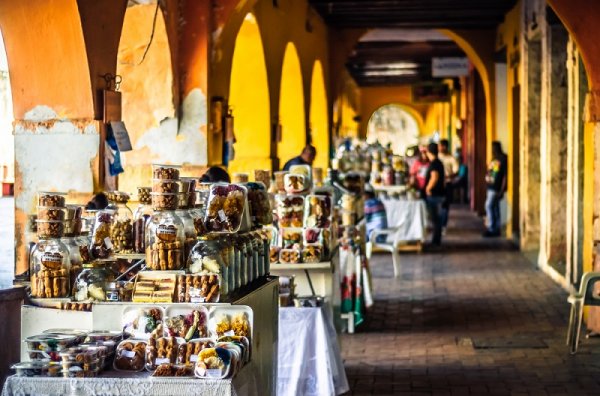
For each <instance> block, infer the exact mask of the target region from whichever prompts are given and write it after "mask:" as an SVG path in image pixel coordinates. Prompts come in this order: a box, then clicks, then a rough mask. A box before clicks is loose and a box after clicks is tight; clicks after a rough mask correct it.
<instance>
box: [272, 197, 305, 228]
mask: <svg viewBox="0 0 600 396" xmlns="http://www.w3.org/2000/svg"><path fill="white" fill-rule="evenodd" d="M275 202H276V205H277V217H278V222H279V226H280V227H302V225H303V220H304V197H303V196H302V195H277V196H276V197H275Z"/></svg>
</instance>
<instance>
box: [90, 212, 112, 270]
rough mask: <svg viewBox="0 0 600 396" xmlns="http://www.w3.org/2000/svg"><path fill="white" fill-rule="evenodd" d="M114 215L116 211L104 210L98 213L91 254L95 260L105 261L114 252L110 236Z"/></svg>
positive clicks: (95, 220)
mask: <svg viewBox="0 0 600 396" xmlns="http://www.w3.org/2000/svg"><path fill="white" fill-rule="evenodd" d="M114 215H115V211H114V210H113V209H104V210H99V211H97V212H96V216H95V219H94V229H93V231H92V241H91V244H90V252H91V255H92V257H94V258H99V259H105V258H107V257H108V256H110V254H111V253H112V251H113V244H112V241H111V238H110V236H111V230H112V223H113V220H114Z"/></svg>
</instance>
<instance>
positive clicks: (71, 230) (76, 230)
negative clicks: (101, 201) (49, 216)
mask: <svg viewBox="0 0 600 396" xmlns="http://www.w3.org/2000/svg"><path fill="white" fill-rule="evenodd" d="M82 213H83V206H81V205H67V212H66V214H65V221H66V224H65V236H73V237H75V236H78V235H80V234H81V230H82V228H83V221H82V218H81V214H82Z"/></svg>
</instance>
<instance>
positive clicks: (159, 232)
mask: <svg viewBox="0 0 600 396" xmlns="http://www.w3.org/2000/svg"><path fill="white" fill-rule="evenodd" d="M184 245H185V233H184V226H183V222H182V221H181V219H180V218H179V217H178V216H177V215H176V214H175V212H173V211H161V212H157V213H155V214H154V215H153V216H152V217H151V218H150V221H149V222H148V224H147V226H146V264H147V268H148V269H151V270H161V271H166V270H178V269H181V268H183V266H184V264H185V262H184V260H183V256H184Z"/></svg>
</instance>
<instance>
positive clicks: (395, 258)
mask: <svg viewBox="0 0 600 396" xmlns="http://www.w3.org/2000/svg"><path fill="white" fill-rule="evenodd" d="M380 235H385V236H386V237H387V238H386V241H385V242H384V243H378V242H376V241H377V237H378V236H380ZM402 242H403V241H402V240H400V239H399V233H398V229H397V228H385V229H383V230H373V231H371V235H370V236H369V242H367V246H366V247H367V252H366V253H367V258H368V259H371V255H372V253H373V249H382V250H385V251H387V252H390V253H391V254H392V264H393V265H394V278H397V277H399V276H400V254H399V253H398V248H399V247H400V245H401V244H402Z"/></svg>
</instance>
